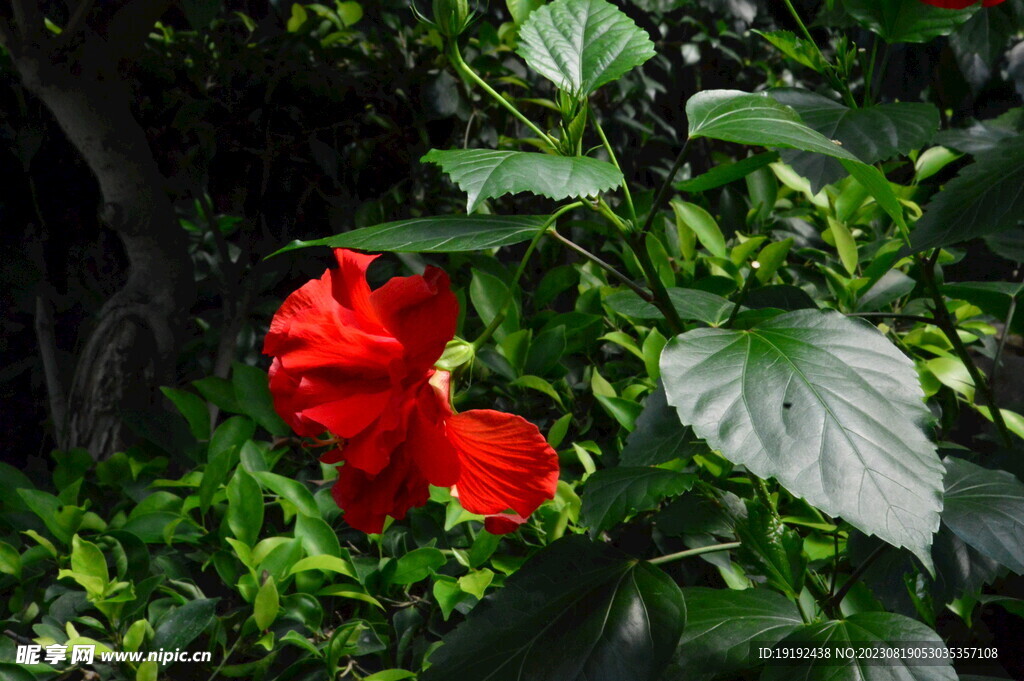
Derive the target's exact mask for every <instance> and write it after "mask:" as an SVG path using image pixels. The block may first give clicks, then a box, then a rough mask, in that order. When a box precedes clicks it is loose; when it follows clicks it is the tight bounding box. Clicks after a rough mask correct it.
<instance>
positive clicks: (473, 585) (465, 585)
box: [459, 568, 494, 598]
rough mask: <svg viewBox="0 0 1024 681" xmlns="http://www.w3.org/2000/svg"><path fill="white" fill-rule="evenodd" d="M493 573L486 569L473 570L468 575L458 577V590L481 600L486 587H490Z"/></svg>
mask: <svg viewBox="0 0 1024 681" xmlns="http://www.w3.org/2000/svg"><path fill="white" fill-rule="evenodd" d="M493 579H494V573H493V572H491V571H490V570H488V569H486V568H485V569H483V570H473V571H472V572H470V573H469V574H468V575H463V576H462V577H459V588H460V589H462V590H463V591H465V592H466V593H468V594H473V595H474V596H476V597H477V598H483V597H484V592H485V591H486V590H487V587H488V586H490V585H491V581H492V580H493Z"/></svg>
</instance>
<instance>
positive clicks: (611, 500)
mask: <svg viewBox="0 0 1024 681" xmlns="http://www.w3.org/2000/svg"><path fill="white" fill-rule="evenodd" d="M695 481H696V478H694V476H692V475H687V474H686V473H678V472H676V471H670V470H665V469H664V468H651V467H648V466H620V467H618V468H607V469H605V470H600V471H597V472H596V473H594V474H593V475H591V476H590V477H589V478H587V484H586V485H585V486H584V488H583V506H582V508H581V510H580V519H581V520H582V521H583V524H584V525H586V526H588V527H589V528H590V529H591V530H593V531H594V532H595V533H597V532H603V531H604V530H607V529H609V528H611V527H613V526H615V525H616V524H618V523H620V522H622V521H623V520H624V519H625V518H626V516H627V515H629V514H630V513H633V512H636V511H648V510H650V509H653V508H656V507H657V506H658V504H659V503H661V501H662V500H663V499H666V498H668V497H674V496H677V495H679V494H682V493H683V492H686V491H687V490H689V489H690V488H691V487H693V483H694V482H695Z"/></svg>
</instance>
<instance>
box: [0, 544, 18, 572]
mask: <svg viewBox="0 0 1024 681" xmlns="http://www.w3.org/2000/svg"><path fill="white" fill-rule="evenodd" d="M0 572H2V573H4V574H7V575H13V576H14V577H15V578H17V579H21V554H19V553H18V551H17V549H15V548H14V547H13V546H11V545H10V544H8V543H7V542H5V541H0Z"/></svg>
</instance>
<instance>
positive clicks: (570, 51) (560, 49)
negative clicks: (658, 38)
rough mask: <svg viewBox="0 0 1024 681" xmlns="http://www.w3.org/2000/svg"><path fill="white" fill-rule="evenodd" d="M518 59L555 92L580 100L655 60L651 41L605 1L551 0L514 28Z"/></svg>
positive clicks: (643, 32)
mask: <svg viewBox="0 0 1024 681" xmlns="http://www.w3.org/2000/svg"><path fill="white" fill-rule="evenodd" d="M517 51H518V52H519V56H521V57H522V58H523V59H525V60H526V63H527V64H528V65H529V67H530V68H531V69H533V70H534V71H536V72H537V73H539V74H541V75H542V76H544V77H545V78H547V79H548V80H550V81H551V82H553V83H554V84H555V85H557V86H558V87H559V89H561V90H564V91H566V92H568V93H570V94H571V95H573V96H575V97H578V98H585V97H587V96H588V95H589V94H590V93H592V92H593V91H594V90H596V89H597V88H599V87H601V86H602V85H604V84H606V83H610V82H612V81H613V80H617V79H618V78H620V77H621V76H622V75H623V74H625V73H626V72H628V71H630V70H631V69H633V68H634V67H636V66H640V65H641V64H643V63H644V62H646V61H647V60H648V59H650V58H651V57H653V56H654V43H652V42H651V40H650V38H648V36H647V33H646V32H645V31H643V30H642V29H640V28H639V27H637V25H636V24H635V23H633V20H632V19H630V18H629V17H628V16H626V15H625V14H624V13H623V12H622V10H620V9H619V8H617V7H616V6H615V5H613V4H611V3H609V2H605V0H555V1H554V2H551V3H548V4H546V5H544V6H542V7H540V8H538V9H536V10H534V11H533V12H532V13H530V16H529V18H528V19H527V20H526V22H525V23H524V24H523V25H522V27H521V28H520V29H519V45H518V48H517Z"/></svg>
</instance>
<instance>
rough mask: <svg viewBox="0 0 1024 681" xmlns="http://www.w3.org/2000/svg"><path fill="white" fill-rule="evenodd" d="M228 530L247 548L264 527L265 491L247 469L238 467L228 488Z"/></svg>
mask: <svg viewBox="0 0 1024 681" xmlns="http://www.w3.org/2000/svg"><path fill="white" fill-rule="evenodd" d="M227 496H228V511H227V523H228V529H230V530H231V533H232V534H234V535H235V536H236V537H237V538H238V540H239V541H241V542H242V543H243V544H245V545H246V546H252V545H253V544H255V543H256V540H257V539H258V538H259V534H260V529H261V528H262V527H263V490H262V489H260V486H259V483H257V482H256V481H255V480H254V479H253V477H252V476H251V475H250V474H249V473H248V472H246V470H245V468H243V467H242V466H238V467H237V468H235V474H234V475H232V476H231V480H230V481H229V482H228V486H227Z"/></svg>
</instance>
